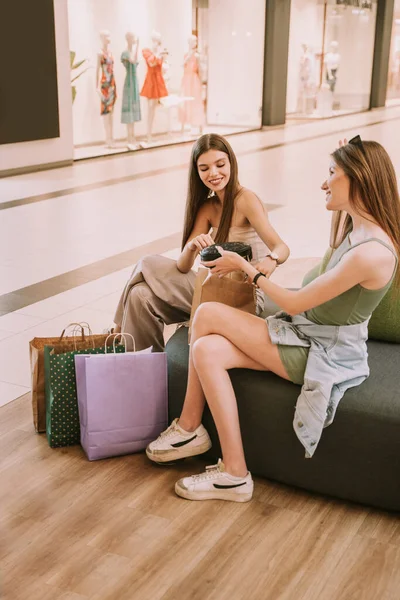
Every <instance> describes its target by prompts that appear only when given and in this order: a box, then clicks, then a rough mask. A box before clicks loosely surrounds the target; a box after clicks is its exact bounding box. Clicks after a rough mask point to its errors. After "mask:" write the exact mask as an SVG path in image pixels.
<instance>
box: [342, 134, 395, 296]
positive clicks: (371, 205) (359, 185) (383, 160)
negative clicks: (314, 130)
mask: <svg viewBox="0 0 400 600" xmlns="http://www.w3.org/2000/svg"><path fill="white" fill-rule="evenodd" d="M332 158H333V160H334V161H335V163H336V164H337V165H338V166H339V167H340V168H341V169H343V171H344V172H345V174H346V175H347V177H348V178H349V179H350V197H349V202H350V206H351V207H352V208H353V209H354V210H355V211H356V212H357V213H359V214H365V213H366V215H367V218H368V216H369V217H371V218H372V219H373V220H374V221H375V222H376V223H377V224H378V225H379V227H381V229H382V230H383V231H384V232H385V233H386V234H387V235H388V236H389V238H390V240H391V242H392V244H393V246H394V248H395V250H396V253H397V256H398V257H399V258H400V198H399V190H398V186H397V178H396V173H395V170H394V167H393V163H392V161H391V160H390V157H389V155H388V153H387V152H386V150H385V148H384V147H383V146H381V144H379V143H378V142H369V141H366V142H364V141H363V142H362V143H360V144H346V145H345V146H341V147H340V148H338V149H337V150H335V152H333V153H332ZM351 228H352V219H351V217H350V215H348V214H347V213H343V211H340V212H338V213H337V214H336V215H334V217H333V226H332V233H331V246H332V247H333V248H337V247H338V246H339V245H340V244H341V243H342V241H343V240H344V238H345V237H346V235H347V234H348V233H349V232H350V231H351ZM396 283H397V284H400V269H398V270H397V275H396Z"/></svg>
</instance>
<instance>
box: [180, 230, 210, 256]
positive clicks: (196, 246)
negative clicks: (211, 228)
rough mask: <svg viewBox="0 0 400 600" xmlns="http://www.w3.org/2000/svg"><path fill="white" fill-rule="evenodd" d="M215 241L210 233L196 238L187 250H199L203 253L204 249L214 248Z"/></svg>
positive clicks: (188, 245)
mask: <svg viewBox="0 0 400 600" xmlns="http://www.w3.org/2000/svg"><path fill="white" fill-rule="evenodd" d="M214 243H215V242H214V240H213V239H212V237H211V235H209V234H208V233H202V234H200V235H197V236H196V237H194V238H193V239H192V240H190V242H188V243H187V246H186V247H187V248H189V250H191V251H192V252H196V251H197V250H198V251H199V252H201V251H202V250H203V248H208V246H212V245H213V244H214Z"/></svg>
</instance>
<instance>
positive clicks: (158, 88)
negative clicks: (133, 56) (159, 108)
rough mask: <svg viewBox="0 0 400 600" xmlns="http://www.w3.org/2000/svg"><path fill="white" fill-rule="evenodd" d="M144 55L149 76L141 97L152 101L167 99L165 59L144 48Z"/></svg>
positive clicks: (147, 75) (145, 81)
mask: <svg viewBox="0 0 400 600" xmlns="http://www.w3.org/2000/svg"><path fill="white" fill-rule="evenodd" d="M142 54H143V58H144V59H145V61H146V64H147V74H146V79H145V80H144V84H143V87H142V91H141V92H140V95H141V96H144V97H145V98H149V99H150V100H155V99H156V98H165V96H168V91H167V87H166V85H165V81H164V77H163V74H162V64H163V59H162V58H157V56H155V54H154V53H153V52H152V51H151V50H150V49H149V48H144V50H142Z"/></svg>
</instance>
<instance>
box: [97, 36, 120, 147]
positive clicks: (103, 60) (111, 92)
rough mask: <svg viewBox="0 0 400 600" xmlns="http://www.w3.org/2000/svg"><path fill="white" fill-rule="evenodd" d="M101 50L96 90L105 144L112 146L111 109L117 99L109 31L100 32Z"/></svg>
mask: <svg viewBox="0 0 400 600" xmlns="http://www.w3.org/2000/svg"><path fill="white" fill-rule="evenodd" d="M100 41H101V50H100V52H99V54H98V60H97V76H96V81H97V92H98V94H99V96H100V102H101V110H100V114H101V116H102V117H103V122H104V129H105V134H106V145H107V146H108V147H109V148H112V147H113V145H114V140H113V110H114V104H115V101H116V99H117V88H116V85H115V79H114V59H113V56H112V54H111V52H110V50H109V46H110V32H109V31H106V30H104V31H101V32H100Z"/></svg>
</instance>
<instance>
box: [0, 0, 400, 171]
mask: <svg viewBox="0 0 400 600" xmlns="http://www.w3.org/2000/svg"><path fill="white" fill-rule="evenodd" d="M21 2H24V5H25V8H24V14H25V16H26V19H24V21H23V22H21V19H20V8H19V7H17V6H12V5H11V7H10V10H9V11H8V14H7V19H8V22H7V27H5V28H4V30H5V33H4V37H3V43H4V44H5V45H6V46H7V48H8V55H9V57H10V59H9V61H8V62H7V64H6V65H5V69H6V72H5V74H4V77H5V78H6V79H7V81H8V82H9V85H8V86H7V88H6V95H8V104H7V106H8V108H9V109H10V111H11V112H12V110H14V111H15V113H16V115H12V114H11V113H10V116H9V118H8V119H7V121H8V122H14V123H17V124H18V123H19V125H20V130H21V129H24V128H25V131H27V129H28V127H26V126H24V123H25V125H26V123H35V126H36V129H38V128H39V129H40V128H41V129H42V131H41V134H40V135H39V134H38V135H37V136H36V138H35V139H33V138H32V137H31V138H25V137H24V136H23V135H21V137H20V138H16V139H15V140H13V141H12V142H11V143H10V141H9V140H0V175H1V176H6V175H11V174H14V173H17V172H20V171H21V169H22V170H34V169H36V168H45V167H47V166H62V165H64V164H71V162H72V161H73V160H77V159H85V158H92V157H97V156H102V155H108V154H115V153H126V152H130V151H136V150H143V149H145V148H152V147H156V146H160V145H165V144H173V143H180V142H188V141H191V140H193V139H196V137H198V135H199V134H200V133H201V132H203V133H204V132H207V131H215V132H218V133H221V134H223V135H228V134H235V133H241V132H244V131H249V130H254V129H259V128H261V127H262V126H271V125H273V126H276V125H283V124H284V123H285V122H286V124H288V125H292V124H296V123H298V122H303V121H305V120H309V119H321V118H322V119H323V118H331V117H335V116H341V115H343V114H348V113H352V112H360V111H364V110H369V109H370V108H375V107H379V106H383V105H384V104H385V101H386V103H387V104H388V105H393V104H396V103H398V102H400V0H113V2H109V1H108V0H42V3H41V9H42V10H43V11H45V10H46V11H47V12H46V14H45V18H41V19H40V22H39V24H38V25H37V28H32V27H31V25H30V23H31V22H32V21H33V19H35V18H36V16H37V7H36V6H33V4H32V3H31V2H30V1H29V0H21ZM35 11H36V12H35ZM177 15H179V18H177ZM273 19H275V20H274V27H275V29H273V28H271V23H272V20H273ZM383 21H384V25H385V27H383V26H382V23H383ZM385 28H386V29H385ZM277 30H279V31H280V35H279V36H276V35H275V34H274V31H277ZM16 32H18V35H16ZM128 32H132V33H134V35H135V38H136V39H137V41H138V44H137V45H136V43H134V45H133V50H134V53H135V52H136V51H137V65H136V75H135V77H136V83H137V88H138V92H141V91H142V89H143V86H144V84H145V81H146V79H147V76H148V73H149V71H150V67H149V65H148V63H146V60H145V57H144V52H143V51H146V49H147V48H150V49H151V50H153V51H155V50H154V48H153V46H154V38H155V37H156V38H158V45H157V50H156V52H157V53H158V54H157V56H158V58H160V59H162V67H161V74H162V75H161V76H162V78H163V80H164V83H165V86H166V89H167V94H168V95H167V96H165V97H162V98H156V99H155V100H154V107H155V108H154V115H155V116H154V123H153V125H152V128H151V131H150V128H149V125H148V114H149V107H150V102H149V100H148V98H147V97H144V96H139V98H138V103H139V106H140V117H139V119H138V120H137V121H136V122H134V123H133V131H134V143H129V139H128V126H127V124H126V122H122V121H123V119H122V105H123V102H124V98H125V92H124V86H125V84H126V81H127V79H126V76H127V68H126V64H123V63H122V62H121V56H122V53H123V52H124V51H125V50H126V48H127V41H126V34H127V33H128ZM285 32H286V33H285ZM379 32H380V33H379ZM101 33H103V38H101ZM104 33H107V36H108V40H109V44H108V46H107V49H106V50H107V53H108V54H107V56H108V57H109V59H110V64H111V66H110V68H111V70H112V76H113V78H114V81H115V84H116V101H115V104H113V106H112V109H111V111H110V115H107V118H108V120H109V121H111V122H112V125H113V138H112V140H111V143H109V140H107V139H106V130H105V123H106V119H105V118H104V116H102V115H101V102H100V98H99V94H98V92H97V91H96V87H97V86H98V85H99V71H98V60H99V56H100V55H101V50H102V47H101V45H102V41H101V39H104ZM286 34H287V35H286ZM45 40H47V42H48V45H47V46H46V48H48V47H49V43H50V42H51V41H52V43H53V50H52V52H53V54H54V56H53V57H52V60H53V65H52V67H51V65H48V69H47V70H46V69H44V70H43V71H42V72H41V73H40V75H38V73H37V72H36V71H35V72H30V74H29V77H30V78H31V79H29V80H28V79H27V78H28V74H27V78H25V79H22V80H21V78H20V76H19V70H18V69H16V68H15V67H16V65H19V64H20V63H21V60H23V58H24V56H26V52H28V51H31V49H32V47H34V48H35V52H38V50H40V48H42V51H43V52H42V54H44V49H45V46H44V42H45ZM193 40H194V42H193ZM50 46H51V44H50ZM47 52H48V51H47ZM188 53H189V56H190V57H191V56H192V55H193V56H194V62H193V65H194V66H193V72H191V74H190V77H189V79H190V85H194V84H193V81H194V82H195V85H196V86H197V87H196V90H197V91H195V92H193V96H190V95H188V93H190V92H188V89H189V88H190V86H189V88H188V87H186V88H185V85H184V81H185V73H186V71H185V60H186V58H187V56H188ZM377 57H378V58H379V61H380V62H379V64H378V63H377ZM71 60H72V63H71ZM375 63H377V65H378V66H377V65H376V64H375ZM72 65H73V66H74V67H75V66H76V65H78V67H77V68H71V66H72ZM46 68H47V67H46ZM374 69H375V74H377V73H378V72H380V80H379V82H378V83H379V86H380V88H382V89H381V90H380V93H379V94H378V95H379V101H378V102H376V94H375V96H374V97H373V95H372V90H373V89H374V86H375V92H376V81H375V83H374ZM386 72H387V77H386ZM100 74H101V71H100ZM377 79H378V77H377V76H376V77H375V80H377ZM50 81H52V82H53V84H54V82H56V84H57V89H56V90H55V93H54V89H53V90H52V94H51V93H50V89H48V85H47V83H48V82H50ZM46 82H47V83H46ZM186 84H188V80H187V79H186ZM32 85H33V86H36V87H37V86H38V85H39V88H38V89H40V90H42V99H43V100H44V101H45V102H46V101H47V105H46V111H47V112H46V114H47V115H50V112H51V114H52V115H53V116H55V117H57V115H58V128H56V129H57V131H58V135H57V132H56V133H54V131H55V129H54V128H53V130H52V132H48V131H47V130H48V122H47V120H46V116H43V115H38V114H37V112H35V111H34V108H33V106H32V103H26V102H24V101H22V104H21V102H19V104H18V108H17V106H14V107H13V104H15V102H13V101H12V97H13V94H14V96H17V97H18V98H21V97H22V98H24V93H25V94H26V88H27V87H31V86H32ZM46 86H47V87H46ZM53 88H54V85H53ZM73 88H75V89H74V93H72V92H73ZM383 88H384V90H383ZM190 89H192V88H190ZM196 96H197V97H196ZM37 98H39V101H40V98H41V96H40V94H38V95H37V97H36V99H37ZM50 98H53V100H51V102H52V104H51V106H49V102H50V100H49V99H50ZM382 99H383V100H382ZM195 103H197V105H199V103H200V106H201V113H202V118H201V123H200V122H199V120H198V119H197V120H196V119H194V121H195V122H190V119H189V121H188V119H187V117H186V121H185V118H182V109H185V110H186V109H187V108H188V107H189V112H190V107H191V106H194V104H195ZM24 107H25V108H24ZM274 107H275V109H277V111H276V112H277V113H279V115H278V118H270V113H271V110H270V109H271V108H272V110H273V109H274ZM285 107H286V108H285ZM268 110H270V112H268ZM21 112H23V113H24V114H23V119H22V117H21ZM18 115H19V117H18V118H16V117H17V116H18ZM14 117H15V118H14ZM3 118H4V116H3Z"/></svg>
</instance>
